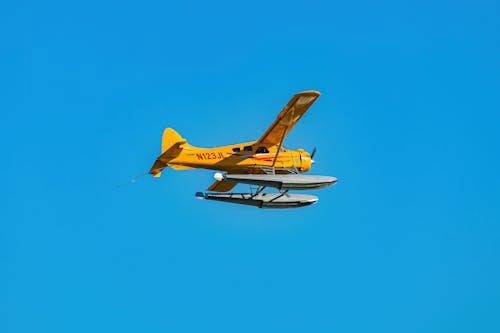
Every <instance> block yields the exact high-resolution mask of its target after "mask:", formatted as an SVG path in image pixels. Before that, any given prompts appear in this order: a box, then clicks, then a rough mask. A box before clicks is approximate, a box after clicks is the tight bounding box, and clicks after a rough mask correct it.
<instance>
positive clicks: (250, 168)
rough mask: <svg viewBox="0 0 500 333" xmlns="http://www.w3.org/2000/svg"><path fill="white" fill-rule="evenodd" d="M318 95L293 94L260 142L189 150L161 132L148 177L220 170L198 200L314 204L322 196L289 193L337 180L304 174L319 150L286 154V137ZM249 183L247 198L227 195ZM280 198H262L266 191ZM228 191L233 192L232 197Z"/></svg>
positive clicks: (174, 136)
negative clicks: (171, 172) (167, 170)
mask: <svg viewBox="0 0 500 333" xmlns="http://www.w3.org/2000/svg"><path fill="white" fill-rule="evenodd" d="M319 96H320V93H319V92H318V91H312V90H311V91H304V92H301V93H298V94H296V95H294V96H293V97H292V98H291V99H290V101H289V102H288V103H287V104H286V105H285V107H284V108H283V110H281V112H280V113H279V114H278V116H277V118H276V120H275V121H274V122H273V123H272V124H271V126H270V127H269V128H268V129H267V131H265V132H264V134H263V135H262V136H261V137H260V138H259V139H258V140H256V141H249V142H243V143H237V144H232V145H227V146H220V147H214V148H199V147H195V146H192V145H190V144H189V143H188V142H187V140H186V139H184V138H183V137H182V136H180V135H179V133H177V132H176V131H175V130H174V129H172V128H166V129H165V130H164V131H163V136H162V144H161V155H160V156H159V157H158V158H157V159H156V161H155V162H154V164H153V166H152V167H151V170H149V173H150V174H151V175H153V176H154V177H160V176H161V173H162V171H163V170H164V169H165V168H167V167H171V168H172V169H174V170H190V169H199V168H201V169H209V170H214V171H217V172H216V173H215V175H214V178H215V182H214V183H213V184H212V185H211V186H210V187H209V188H208V189H207V192H198V193H196V197H197V198H199V199H206V200H215V201H223V202H229V203H237V204H245V205H252V206H256V207H259V208H294V207H302V206H307V205H311V204H314V203H316V202H317V201H318V197H316V196H313V195H306V194H291V193H289V192H288V191H289V190H310V189H319V188H324V187H328V186H330V185H333V184H335V183H336V182H337V179H336V178H335V177H330V176H314V175H303V173H304V172H307V171H309V170H310V169H311V166H312V164H313V163H314V160H313V157H314V154H315V152H316V148H314V150H313V151H312V153H311V154H309V153H308V152H306V151H305V150H304V149H296V150H291V149H286V148H285V147H284V146H283V141H284V140H285V137H286V136H287V134H288V133H289V132H290V130H291V129H292V128H293V127H294V126H295V124H296V123H297V122H298V121H299V120H300V118H301V117H302V116H303V115H304V114H305V112H306V111H307V110H308V109H309V107H310V106H311V105H312V104H313V103H314V101H316V99H317V98H318V97H319ZM238 183H241V184H249V185H251V189H252V186H254V190H252V191H250V192H249V193H233V192H229V191H231V190H232V189H233V187H234V186H236V184H238ZM268 187H270V188H275V189H277V190H278V192H276V193H264V189H265V188H268ZM228 192H229V193H228Z"/></svg>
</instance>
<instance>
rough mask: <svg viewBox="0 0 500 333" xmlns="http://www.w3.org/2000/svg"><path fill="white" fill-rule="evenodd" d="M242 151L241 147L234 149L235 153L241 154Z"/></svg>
mask: <svg viewBox="0 0 500 333" xmlns="http://www.w3.org/2000/svg"><path fill="white" fill-rule="evenodd" d="M240 151H241V148H240V147H235V148H233V152H235V153H239V152H240Z"/></svg>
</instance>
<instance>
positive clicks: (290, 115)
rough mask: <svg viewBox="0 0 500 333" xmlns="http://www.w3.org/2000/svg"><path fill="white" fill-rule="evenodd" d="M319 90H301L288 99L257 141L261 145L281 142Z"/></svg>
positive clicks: (317, 94)
mask: <svg viewBox="0 0 500 333" xmlns="http://www.w3.org/2000/svg"><path fill="white" fill-rule="evenodd" d="M319 95H320V93H319V91H314V90H310V91H303V92H301V93H298V94H296V95H294V96H293V97H292V99H290V101H289V102H288V103H287V105H285V107H284V108H283V110H281V112H280V113H279V114H278V116H277V117H276V119H275V120H274V122H273V123H272V125H271V126H270V127H269V128H268V129H267V131H266V132H265V133H264V135H262V137H261V138H260V139H259V140H258V141H257V143H258V144H259V145H262V146H268V147H269V146H275V145H280V146H281V144H282V143H283V139H284V138H285V136H286V135H287V134H288V133H289V132H290V130H291V129H292V128H293V126H295V124H296V123H297V122H298V121H299V120H300V118H302V116H303V115H304V113H306V111H307V109H309V107H310V106H311V105H312V104H313V103H314V101H316V99H317V98H318V97H319Z"/></svg>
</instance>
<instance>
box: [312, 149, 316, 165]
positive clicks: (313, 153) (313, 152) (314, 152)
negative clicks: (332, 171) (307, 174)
mask: <svg viewBox="0 0 500 333" xmlns="http://www.w3.org/2000/svg"><path fill="white" fill-rule="evenodd" d="M315 154H316V147H314V149H313V151H312V153H311V163H314V160H313V158H314V155H315Z"/></svg>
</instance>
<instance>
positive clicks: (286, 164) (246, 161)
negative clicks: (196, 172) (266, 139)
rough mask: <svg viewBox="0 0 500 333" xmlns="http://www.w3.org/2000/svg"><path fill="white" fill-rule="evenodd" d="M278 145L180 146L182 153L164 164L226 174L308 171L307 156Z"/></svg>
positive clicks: (302, 151)
mask: <svg viewBox="0 0 500 333" xmlns="http://www.w3.org/2000/svg"><path fill="white" fill-rule="evenodd" d="M277 151H278V146H273V147H264V146H259V145H257V144H256V142H255V141H253V142H244V143H239V144H234V145H228V146H220V147H214V148H198V147H193V146H190V145H185V146H183V149H182V151H181V152H180V153H179V154H178V155H177V156H176V157H175V158H173V159H171V160H169V161H168V166H170V167H172V168H174V169H189V168H203V169H210V170H218V171H225V172H229V173H264V170H265V168H272V167H274V168H275V169H276V170H277V171H276V172H277V173H278V172H279V170H285V169H293V170H296V171H298V172H299V173H302V172H306V171H308V170H309V169H310V168H311V156H310V154H309V153H307V152H306V151H304V150H303V149H297V150H288V149H285V148H283V147H281V148H280V152H279V153H278V154H276V152H277Z"/></svg>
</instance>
